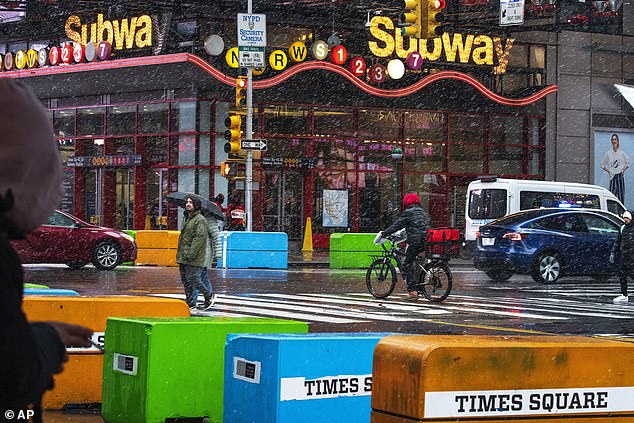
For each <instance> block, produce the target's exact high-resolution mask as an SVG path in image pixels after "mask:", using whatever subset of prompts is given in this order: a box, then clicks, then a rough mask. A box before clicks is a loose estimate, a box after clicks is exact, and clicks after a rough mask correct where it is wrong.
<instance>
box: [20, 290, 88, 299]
mask: <svg viewBox="0 0 634 423" xmlns="http://www.w3.org/2000/svg"><path fill="white" fill-rule="evenodd" d="M24 295H47V296H48V295H53V296H56V297H60V296H61V297H79V294H78V293H77V292H76V291H73V290H72V289H50V288H46V289H41V288H24Z"/></svg>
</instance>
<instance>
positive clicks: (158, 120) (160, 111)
mask: <svg viewBox="0 0 634 423" xmlns="http://www.w3.org/2000/svg"><path fill="white" fill-rule="evenodd" d="M168 108H169V104H168V103H156V104H143V105H141V106H139V131H140V132H141V133H143V134H159V133H164V132H167V122H168V120H167V116H168V114H169V113H168Z"/></svg>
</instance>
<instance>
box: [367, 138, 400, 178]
mask: <svg viewBox="0 0 634 423" xmlns="http://www.w3.org/2000/svg"><path fill="white" fill-rule="evenodd" d="M396 147H398V148H402V145H401V144H400V143H398V142H388V141H385V142H384V141H379V140H364V141H360V142H359V153H358V161H359V170H360V171H370V172H376V171H392V170H393V166H394V160H393V159H392V154H391V153H392V150H393V149H394V148H396Z"/></svg>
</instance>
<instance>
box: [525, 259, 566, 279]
mask: <svg viewBox="0 0 634 423" xmlns="http://www.w3.org/2000/svg"><path fill="white" fill-rule="evenodd" d="M531 276H532V277H533V279H534V280H535V281H536V282H540V283H554V282H556V281H557V279H559V276H561V259H560V258H559V256H558V255H557V254H555V253H546V254H542V255H541V256H539V259H538V260H537V262H536V263H535V267H534V268H533V273H532V275H531Z"/></svg>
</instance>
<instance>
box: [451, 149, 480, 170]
mask: <svg viewBox="0 0 634 423" xmlns="http://www.w3.org/2000/svg"><path fill="white" fill-rule="evenodd" d="M485 156H486V155H485V148H484V146H483V145H479V144H452V145H451V146H450V148H449V169H448V170H449V172H451V173H483V172H484V160H483V158H484V157H485Z"/></svg>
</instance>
